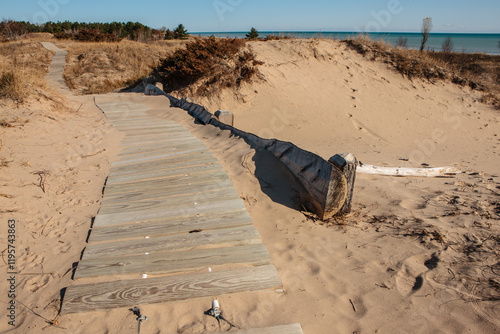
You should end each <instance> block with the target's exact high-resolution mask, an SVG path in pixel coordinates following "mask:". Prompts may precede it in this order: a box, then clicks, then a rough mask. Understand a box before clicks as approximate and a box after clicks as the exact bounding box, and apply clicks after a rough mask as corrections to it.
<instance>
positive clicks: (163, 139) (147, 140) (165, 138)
mask: <svg viewBox="0 0 500 334" xmlns="http://www.w3.org/2000/svg"><path fill="white" fill-rule="evenodd" d="M191 140H198V139H196V138H194V137H193V136H192V135H191V134H190V133H184V134H177V135H175V136H173V135H168V134H163V135H161V136H156V135H155V136H149V137H141V139H140V140H138V139H136V138H134V139H133V140H128V141H127V140H126V138H124V139H123V140H122V141H121V143H120V144H121V146H122V147H123V148H124V150H126V149H134V148H135V147H137V146H139V147H140V146H147V145H158V144H166V143H177V142H182V141H191Z"/></svg>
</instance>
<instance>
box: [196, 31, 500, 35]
mask: <svg viewBox="0 0 500 334" xmlns="http://www.w3.org/2000/svg"><path fill="white" fill-rule="evenodd" d="M248 32H249V30H248V31H247V30H244V31H243V30H241V31H196V32H190V34H213V33H217V34H222V33H231V34H242V33H248ZM258 32H259V33H356V34H422V32H420V31H368V32H367V31H354V30H258ZM430 34H431V35H432V34H456V35H458V34H485V35H486V34H488V35H500V32H439V31H436V32H431V33H430Z"/></svg>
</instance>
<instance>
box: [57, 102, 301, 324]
mask: <svg viewBox="0 0 500 334" xmlns="http://www.w3.org/2000/svg"><path fill="white" fill-rule="evenodd" d="M96 103H97V105H98V106H99V107H100V108H101V109H102V110H103V112H104V113H105V114H106V116H107V118H108V119H109V120H110V121H111V122H112V124H113V125H114V126H115V127H116V128H117V129H118V130H120V131H123V132H124V134H125V137H124V139H123V141H122V146H123V150H122V153H121V154H120V159H119V160H118V161H116V162H113V163H112V169H111V174H110V176H109V178H108V180H107V183H106V187H105V190H104V196H103V200H102V206H101V209H100V211H99V213H98V215H97V217H96V219H95V221H94V224H93V227H92V230H91V232H90V236H89V245H88V246H87V248H86V249H85V251H84V253H83V257H82V260H81V261H80V263H79V264H78V268H77V270H76V273H75V280H76V285H73V286H70V287H68V289H67V291H66V293H65V296H64V301H63V307H62V313H76V312H89V311H96V310H103V309H111V308H118V307H129V308H130V307H133V306H137V305H144V304H153V303H167V302H175V301H182V300H191V299H196V298H204V297H216V296H220V295H223V294H228V293H238V292H248V291H258V290H272V289H278V288H280V287H281V280H280V278H279V276H278V273H277V271H276V268H275V267H274V266H273V265H272V264H271V262H270V257H269V254H268V252H267V250H266V247H265V246H264V245H263V244H262V242H261V238H260V235H259V233H258V232H257V230H256V229H255V228H254V226H253V224H252V220H251V218H250V216H249V215H248V213H247V211H246V209H245V206H244V204H243V202H242V200H241V199H240V197H239V195H238V193H237V192H236V190H235V189H234V187H233V185H232V183H231V181H230V180H229V178H228V176H227V174H226V173H225V171H224V170H223V169H222V166H221V165H220V164H219V162H218V161H217V159H216V158H215V157H214V156H213V155H212V154H211V152H210V151H209V150H208V149H207V148H206V147H205V145H204V144H203V143H202V142H201V141H199V140H198V139H197V138H195V137H194V136H193V135H192V134H191V133H190V132H189V131H188V130H187V129H185V128H184V127H182V126H180V125H179V124H176V123H175V122H171V121H167V120H162V119H157V118H154V117H151V116H149V115H148V113H147V110H148V109H147V107H146V106H144V105H138V104H131V103H119V102H115V101H113V100H111V99H110V98H106V97H97V98H96ZM146 275H147V277H146ZM143 277H146V278H143ZM89 280H96V281H97V283H95V282H93V281H89ZM91 283H92V284H91ZM283 328H284V327H283ZM283 328H282V327H277V329H278V330H280V329H283ZM294 328H295V330H296V329H297V326H296V325H295V327H294ZM299 328H300V326H299ZM278 330H277V331H274V330H273V329H271V331H269V333H281V332H283V333H285V332H287V331H286V330H285V331H278ZM292 332H293V333H295V331H292ZM292 332H287V333H292ZM301 332H302V331H301V330H300V332H298V331H297V333H301ZM249 333H250V332H249ZM251 333H253V332H251ZM265 333H267V331H265Z"/></svg>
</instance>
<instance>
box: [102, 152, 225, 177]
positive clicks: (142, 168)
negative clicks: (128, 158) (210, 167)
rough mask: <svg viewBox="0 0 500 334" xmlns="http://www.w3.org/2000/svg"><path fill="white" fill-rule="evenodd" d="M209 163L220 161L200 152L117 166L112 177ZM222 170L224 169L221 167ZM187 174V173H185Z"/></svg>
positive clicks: (207, 153)
mask: <svg viewBox="0 0 500 334" xmlns="http://www.w3.org/2000/svg"><path fill="white" fill-rule="evenodd" d="M209 162H214V163H217V162H218V160H217V159H216V158H215V157H214V156H213V155H212V154H211V153H210V152H208V151H199V152H194V153H191V154H185V155H182V156H171V157H165V158H163V159H159V160H157V161H153V162H147V163H144V162H138V163H135V164H129V165H126V166H115V167H113V168H112V169H111V175H112V176H116V175H124V174H135V173H144V172H152V171H158V170H163V169H174V168H177V167H172V166H179V167H182V166H186V167H189V166H196V165H199V164H205V163H209ZM221 168H222V167H221ZM185 174H187V173H185Z"/></svg>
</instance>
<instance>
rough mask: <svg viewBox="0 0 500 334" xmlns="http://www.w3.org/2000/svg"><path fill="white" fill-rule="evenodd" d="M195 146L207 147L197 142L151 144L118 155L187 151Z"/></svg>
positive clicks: (123, 157) (128, 155)
mask: <svg viewBox="0 0 500 334" xmlns="http://www.w3.org/2000/svg"><path fill="white" fill-rule="evenodd" d="M195 148H204V149H207V148H206V146H204V145H202V144H201V143H197V142H191V141H187V142H177V143H169V144H163V145H155V146H150V147H149V148H147V149H146V148H139V147H135V148H134V149H133V150H128V151H127V152H123V151H122V152H121V153H120V154H119V155H118V156H119V157H120V159H125V158H129V157H133V156H141V155H146V154H150V155H152V154H156V153H162V152H163V153H167V152H185V151H188V150H192V149H195Z"/></svg>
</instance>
